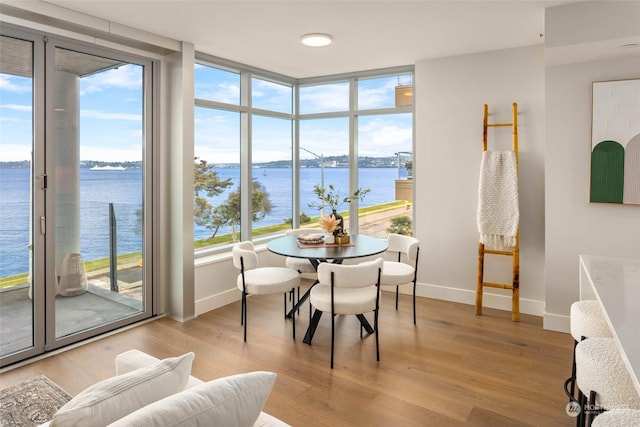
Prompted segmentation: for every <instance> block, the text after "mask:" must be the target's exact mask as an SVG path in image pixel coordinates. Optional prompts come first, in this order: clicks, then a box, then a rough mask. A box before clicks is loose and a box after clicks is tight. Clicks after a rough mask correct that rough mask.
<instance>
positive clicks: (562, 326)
mask: <svg viewBox="0 0 640 427" xmlns="http://www.w3.org/2000/svg"><path fill="white" fill-rule="evenodd" d="M542 327H543V328H544V329H548V330H550V331H557V332H566V333H570V332H571V325H570V323H569V316H561V315H559V314H551V313H544V316H543V318H542Z"/></svg>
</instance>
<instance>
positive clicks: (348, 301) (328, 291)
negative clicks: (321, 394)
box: [310, 258, 383, 369]
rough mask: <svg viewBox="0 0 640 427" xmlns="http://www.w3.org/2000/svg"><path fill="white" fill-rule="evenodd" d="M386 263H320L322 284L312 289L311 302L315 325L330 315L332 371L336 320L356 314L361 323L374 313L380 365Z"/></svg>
mask: <svg viewBox="0 0 640 427" xmlns="http://www.w3.org/2000/svg"><path fill="white" fill-rule="evenodd" d="M382 268H383V259H382V258H378V259H376V260H373V261H366V262H361V263H359V264H356V265H343V264H333V263H321V264H320V265H319V266H318V281H319V283H318V284H317V285H316V286H314V287H313V288H312V289H311V295H310V300H311V304H312V305H313V307H314V308H315V313H318V314H317V315H316V314H315V313H314V321H316V322H317V321H319V320H320V316H321V315H322V313H331V368H332V369H333V359H334V356H333V355H334V352H335V351H334V349H335V316H336V315H339V314H342V315H348V314H355V315H356V316H357V317H358V319H359V320H360V322H361V327H360V336H362V323H363V322H366V319H365V318H364V313H369V312H372V311H373V316H374V320H373V331H374V333H375V336H376V360H378V361H380V346H379V341H378V309H379V307H380V276H381V274H382Z"/></svg>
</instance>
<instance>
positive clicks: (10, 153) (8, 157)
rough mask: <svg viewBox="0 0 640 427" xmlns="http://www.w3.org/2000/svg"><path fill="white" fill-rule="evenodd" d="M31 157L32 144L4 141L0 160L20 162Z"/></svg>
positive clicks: (0, 151)
mask: <svg viewBox="0 0 640 427" xmlns="http://www.w3.org/2000/svg"><path fill="white" fill-rule="evenodd" d="M29 159H31V145H29V144H7V143H4V142H3V143H2V150H0V162H19V161H22V160H29Z"/></svg>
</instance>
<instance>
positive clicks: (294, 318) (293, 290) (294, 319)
mask: <svg viewBox="0 0 640 427" xmlns="http://www.w3.org/2000/svg"><path fill="white" fill-rule="evenodd" d="M298 289H300V288H298ZM298 292H299V291H298ZM295 293H296V288H291V296H292V300H291V305H292V306H293V296H294V295H295ZM284 318H285V319H286V318H287V309H286V307H285V310H284ZM291 321H292V322H293V340H294V341H295V340H296V310H292V312H291Z"/></svg>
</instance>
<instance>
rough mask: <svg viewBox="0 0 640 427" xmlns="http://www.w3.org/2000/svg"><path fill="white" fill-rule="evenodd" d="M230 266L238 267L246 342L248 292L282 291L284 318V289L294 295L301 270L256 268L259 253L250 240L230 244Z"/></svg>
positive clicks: (253, 293)
mask: <svg viewBox="0 0 640 427" xmlns="http://www.w3.org/2000/svg"><path fill="white" fill-rule="evenodd" d="M232 254H233V266H234V267H235V268H237V269H238V270H240V274H239V275H238V278H237V280H236V285H237V287H238V289H240V291H241V292H242V311H241V313H240V322H241V324H242V325H244V340H245V341H247V295H266V294H278V293H283V294H284V317H285V319H286V317H287V292H289V293H291V294H293V293H294V291H295V289H296V288H298V287H299V286H300V273H298V272H297V271H296V270H292V269H290V268H286V267H258V255H257V254H256V252H255V249H254V246H253V243H252V242H250V241H245V242H240V243H237V244H236V245H234V246H233V249H232ZM292 318H293V339H294V340H295V339H296V321H295V320H296V319H295V313H293V316H292Z"/></svg>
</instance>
